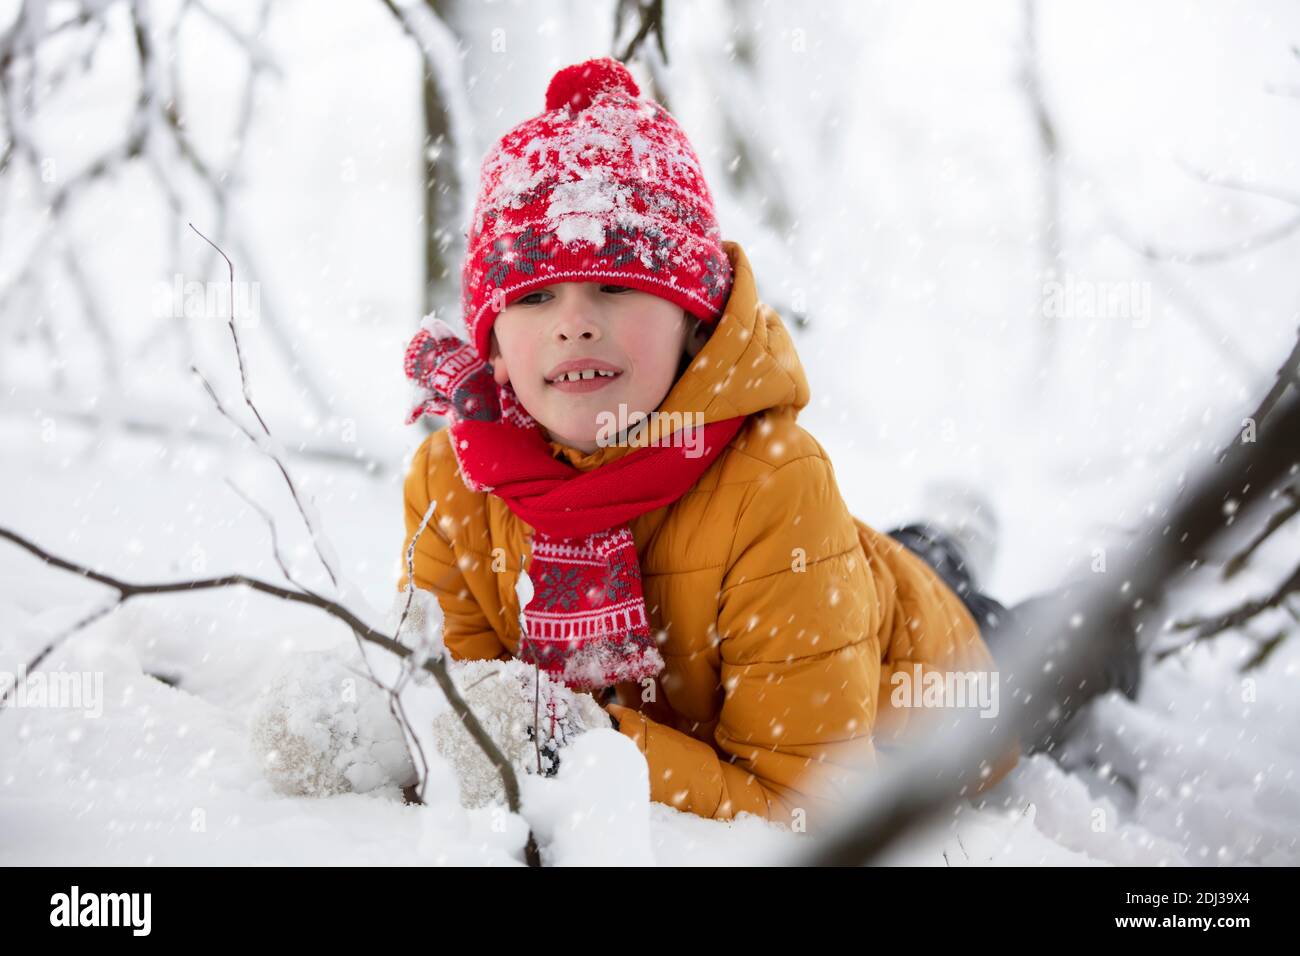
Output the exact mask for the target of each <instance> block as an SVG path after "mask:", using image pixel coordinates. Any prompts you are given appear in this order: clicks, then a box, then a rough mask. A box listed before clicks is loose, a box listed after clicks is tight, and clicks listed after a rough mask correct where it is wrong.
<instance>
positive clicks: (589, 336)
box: [555, 301, 600, 342]
mask: <svg viewBox="0 0 1300 956" xmlns="http://www.w3.org/2000/svg"><path fill="white" fill-rule="evenodd" d="M555 337H556V339H558V340H559V341H562V342H578V341H586V342H594V341H598V340H599V339H600V322H599V321H598V320H597V317H596V315H595V306H593V305H591V304H590V303H588V302H586V301H573V302H570V303H569V304H568V307H567V308H565V309H564V310H563V312H562V314H561V315H560V317H559V318H558V319H557V320H556V323H555Z"/></svg>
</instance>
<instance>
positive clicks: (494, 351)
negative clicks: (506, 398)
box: [488, 329, 510, 385]
mask: <svg viewBox="0 0 1300 956" xmlns="http://www.w3.org/2000/svg"><path fill="white" fill-rule="evenodd" d="M488 363H489V364H490V365H491V366H492V378H493V379H494V380H495V381H496V383H497V384H498V385H505V384H506V383H507V382H509V381H510V372H509V371H508V370H507V369H506V360H505V359H504V358H503V357H502V355H501V346H500V344H499V343H498V342H497V333H496V330H495V329H493V330H492V338H491V339H490V340H489V341H488Z"/></svg>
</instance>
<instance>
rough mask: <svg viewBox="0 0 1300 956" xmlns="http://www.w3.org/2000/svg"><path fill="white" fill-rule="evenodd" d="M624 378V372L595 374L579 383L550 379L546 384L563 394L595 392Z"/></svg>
mask: <svg viewBox="0 0 1300 956" xmlns="http://www.w3.org/2000/svg"><path fill="white" fill-rule="evenodd" d="M622 377H623V373H622V372H615V373H614V374H613V375H600V374H594V375H592V376H591V377H590V378H580V379H578V380H577V381H568V380H563V381H558V380H557V381H554V382H552V381H550V380H549V379H548V380H547V382H546V384H547V385H548V386H550V387H551V388H555V389H559V390H560V391H561V392H570V393H576V392H595V391H599V390H600V389H602V388H604V387H605V386H606V385H609V384H610V383H612V382H616V381H618V379H620V378H622Z"/></svg>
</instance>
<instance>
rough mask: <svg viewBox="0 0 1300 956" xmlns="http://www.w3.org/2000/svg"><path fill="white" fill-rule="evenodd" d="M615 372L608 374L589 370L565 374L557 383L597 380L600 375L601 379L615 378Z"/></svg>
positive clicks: (592, 369)
mask: <svg viewBox="0 0 1300 956" xmlns="http://www.w3.org/2000/svg"><path fill="white" fill-rule="evenodd" d="M615 374H617V373H615V372H606V371H605V370H604V369H594V368H588V369H583V370H582V371H581V372H564V373H562V374H561V375H560V376H559V377H558V378H556V381H557V382H580V381H582V380H583V379H589V378H595V377H596V376H597V375H599V376H600V377H601V378H613V377H614V375H615Z"/></svg>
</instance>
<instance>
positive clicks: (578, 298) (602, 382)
mask: <svg viewBox="0 0 1300 956" xmlns="http://www.w3.org/2000/svg"><path fill="white" fill-rule="evenodd" d="M697 325H698V323H696V321H695V320H694V318H693V317H691V316H690V315H688V314H687V313H686V312H684V311H683V310H682V308H681V306H678V305H674V304H673V303H672V302H669V301H668V300H666V299H661V298H659V297H658V296H655V295H651V294H650V293H648V292H641V291H639V290H637V289H631V288H629V287H627V286H620V285H615V284H612V283H606V282H556V283H554V284H552V285H548V286H545V287H543V288H541V289H534V290H533V291H532V292H530V293H529V294H528V295H525V296H521V297H520V298H518V299H516V300H515V301H514V302H512V303H510V305H508V306H507V307H506V308H505V310H504V311H503V312H502V313H501V314H500V315H499V316H497V320H496V322H495V323H493V326H492V344H491V361H492V368H493V372H494V375H495V377H496V381H497V384H499V385H504V384H505V383H506V382H509V383H510V384H511V386H512V387H513V388H514V391H515V394H516V395H518V396H519V400H520V401H521V402H522V403H523V406H524V408H525V409H527V410H528V414H530V415H532V416H533V418H534V419H536V420H537V421H538V423H540V424H541V425H542V427H543V428H545V429H546V431H547V432H548V434H549V435H550V437H551V438H552V439H553V440H555V441H559V442H561V443H562V444H565V445H568V446H570V447H571V448H577V449H580V450H581V451H584V452H588V453H590V452H593V451H595V450H596V448H597V447H598V444H597V442H596V434H597V432H598V431H599V430H600V428H601V420H600V419H599V418H598V416H599V415H600V413H601V412H610V413H612V414H613V415H614V416H615V418H616V419H617V416H618V414H619V405H620V404H624V405H626V406H627V410H626V415H627V416H629V417H630V416H631V415H633V414H634V413H636V412H641V413H643V414H649V413H650V412H652V411H654V410H655V409H657V408H658V407H659V404H660V403H661V402H662V401H663V400H664V397H665V396H666V395H667V394H668V390H669V389H670V388H671V387H672V384H673V382H674V380H675V379H676V377H677V369H678V366H679V363H680V362H681V359H682V356H683V354H686V355H694V354H695V352H697V351H698V350H699V348H700V347H701V346H702V345H703V341H704V338H705V333H706V332H707V330H706V329H702V328H697ZM570 360H579V362H578V367H582V368H587V367H590V368H602V369H608V370H613V371H615V372H616V373H617V374H615V375H614V376H613V377H602V376H600V375H599V374H597V375H595V376H594V377H592V378H589V379H585V380H583V381H579V382H556V381H554V379H555V378H556V377H557V376H556V375H555V370H556V369H557V367H558V366H560V365H561V364H562V363H567V362H569V361H570ZM586 360H593V361H591V362H588V361H586Z"/></svg>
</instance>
